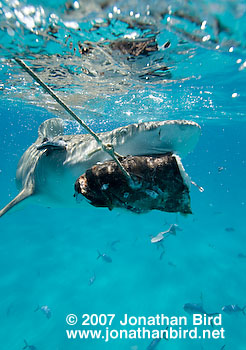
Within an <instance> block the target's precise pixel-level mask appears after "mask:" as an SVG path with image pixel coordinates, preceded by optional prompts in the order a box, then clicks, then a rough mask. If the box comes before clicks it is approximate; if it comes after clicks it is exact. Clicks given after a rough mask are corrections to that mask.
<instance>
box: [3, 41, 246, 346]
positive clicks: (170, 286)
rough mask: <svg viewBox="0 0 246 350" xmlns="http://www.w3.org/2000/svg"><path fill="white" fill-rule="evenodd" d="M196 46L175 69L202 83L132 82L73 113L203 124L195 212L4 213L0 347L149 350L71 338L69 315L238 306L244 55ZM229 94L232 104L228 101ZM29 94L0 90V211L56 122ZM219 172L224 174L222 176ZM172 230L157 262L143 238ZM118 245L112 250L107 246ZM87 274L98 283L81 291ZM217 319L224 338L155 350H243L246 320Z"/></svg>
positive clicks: (100, 123) (241, 288) (192, 157)
mask: <svg viewBox="0 0 246 350" xmlns="http://www.w3.org/2000/svg"><path fill="white" fill-rule="evenodd" d="M163 35H164V34H163ZM163 38H164V37H163ZM163 42H164V39H163ZM196 50H197V51H196V55H195V58H194V62H190V61H189V63H187V67H186V66H184V62H183V63H182V62H181V64H180V65H179V64H177V70H178V69H180V70H182V69H187V71H188V73H187V75H188V76H191V70H192V64H193V63H194V64H195V63H197V65H194V66H193V69H194V71H195V75H196V74H197V75H199V74H200V75H201V77H200V78H199V79H197V80H196V79H194V80H188V81H183V82H182V81H178V82H177V81H174V82H171V83H169V84H168V85H165V84H164V85H163V84H157V85H149V86H147V85H143V87H142V88H143V90H141V89H139V88H134V86H131V87H130V88H129V90H128V91H126V92H124V93H122V94H119V95H117V96H114V95H112V96H108V98H106V99H105V100H103V102H101V103H100V98H99V97H98V99H95V100H92V101H89V102H88V108H89V109H90V107H91V105H93V103H94V104H95V113H100V114H101V115H102V116H103V117H102V118H101V119H100V118H97V117H93V116H91V115H90V117H88V114H87V113H86V112H80V113H81V114H80V115H81V116H82V117H83V118H85V119H86V118H87V121H88V122H89V124H90V125H91V126H93V128H94V130H95V131H101V130H109V129H112V128H114V127H116V126H119V125H123V124H127V123H128V122H132V121H138V120H140V119H141V118H142V119H143V120H150V119H161V120H164V119H166V118H167V117H168V118H170V119H172V118H177V119H181V118H187V119H193V120H195V121H197V122H199V123H200V124H201V126H202V136H201V138H200V141H199V143H198V145H197V147H196V148H195V150H194V151H193V152H192V153H191V154H189V155H188V156H187V157H185V158H184V159H183V164H184V166H185V169H186V171H187V172H188V174H189V175H190V176H191V177H192V179H193V180H194V181H196V182H197V183H198V184H199V185H201V186H203V187H204V189H205V191H204V192H203V193H200V192H199V191H198V190H197V188H195V187H192V189H191V199H192V210H193V215H190V216H189V217H187V218H184V217H182V216H180V215H176V214H168V213H162V212H157V211H153V212H151V213H148V214H142V215H134V214H131V213H129V212H124V211H117V210H113V211H112V212H109V211H108V210H106V209H96V208H94V207H90V208H87V209H81V208H80V207H79V205H78V208H76V209H70V208H66V209H55V208H44V207H38V206H33V207H30V206H27V207H25V209H23V210H17V211H13V212H10V213H8V214H7V215H6V216H4V217H2V218H1V220H0V232H1V235H0V266H1V278H0V319H1V327H0V348H1V349H8V350H16V349H22V347H23V346H24V342H23V339H27V340H28V343H29V344H34V345H35V346H36V347H37V349H45V350H51V349H52V350H54V349H57V350H58V349H59V350H67V349H69V350H70V349H71V350H73V349H75V350H76V349H86V350H94V349H109V350H110V349H115V348H116V347H117V348H118V349H132V350H133V349H134V350H136V349H138V350H140V349H146V347H147V346H148V344H149V343H150V340H148V339H145V340H115V341H113V340H112V341H111V342H109V343H105V342H103V341H102V340H86V341H85V340H68V339H66V334H65V329H67V328H68V327H67V326H66V322H65V318H66V315H67V314H70V313H74V314H77V315H82V314H84V313H89V314H92V313H97V314H100V313H106V314H107V313H115V314H117V315H118V316H119V317H120V316H122V315H123V314H124V313H128V314H129V315H136V316H137V315H145V316H147V315H155V314H161V313H164V314H166V315H169V316H172V315H185V312H184V310H183V305H184V304H185V303H187V302H194V303H199V302H201V294H202V299H203V303H204V308H205V310H207V311H208V312H218V311H221V307H222V306H223V305H228V304H238V305H239V306H241V307H242V306H244V305H245V304H246V299H245V289H246V279H245V267H246V259H244V258H239V257H238V254H239V253H243V254H246V245H245V230H246V225H245V205H246V204H245V203H246V200H245V198H246V187H245V178H246V157H245V148H246V139H245V134H246V124H245V121H244V117H245V115H244V113H245V107H246V106H245V83H244V82H245V71H243V70H240V71H239V69H238V67H239V64H238V63H236V61H237V60H238V59H242V58H243V57H244V50H243V49H242V50H241V51H239V52H235V53H233V54H232V55H230V54H229V53H228V52H216V51H212V50H209V49H206V50H205V49H204V48H200V47H199V45H198V48H196ZM198 62H200V63H201V62H207V63H206V65H205V66H200V63H198ZM215 62H217V65H215ZM2 63H3V65H2V70H1V79H2V81H3V83H4V84H5V86H7V87H8V86H11V83H10V82H9V80H8V78H9V77H8V78H6V76H7V75H8V72H9V71H10V72H11V73H12V72H13V70H15V69H18V68H17V67H11V66H8V65H5V64H4V62H3V61H2ZM179 72H180V71H179ZM185 72H186V71H185ZM11 73H10V74H11ZM174 74H175V72H174ZM85 86H86V85H85ZM0 91H1V90H0ZM235 92H237V93H238V96H237V97H236V98H232V94H233V93H235ZM36 95H37V96H36V97H38V98H37V99H36V100H34V102H33V105H30V103H28V101H25V100H24V99H23V101H22V102H21V101H20V100H19V96H17V98H16V99H15V98H13V96H12V95H6V94H2V97H1V99H0V115H1V128H0V140H1V142H0V193H1V196H0V207H3V206H4V205H5V204H6V203H7V202H9V201H10V200H11V199H12V198H13V197H14V196H15V195H16V194H17V190H16V188H15V171H16V167H17V164H18V160H19V159H20V157H21V155H22V154H23V152H24V151H25V150H26V148H27V147H28V146H29V145H30V144H31V143H32V142H34V141H35V139H36V136H37V129H38V126H39V124H40V123H41V122H42V121H44V120H45V119H48V118H50V117H53V116H54V114H53V113H51V111H47V110H46V109H44V108H41V107H37V105H38V99H40V97H41V99H42V98H43V93H42V92H41V91H40V90H38V91H37V92H36ZM200 95H202V96H203V98H201V99H199V96H200ZM129 97H130V98H129ZM140 97H141V98H140ZM102 98H103V97H102ZM158 98H159V100H158ZM35 101H36V102H35ZM98 101H99V102H98ZM117 101H118V103H116V102H117ZM125 112H130V113H128V114H127V113H126V114H125ZM155 112H156V114H155ZM218 167H223V168H224V170H222V171H221V172H219V171H218ZM172 223H177V224H178V225H179V227H180V228H181V229H182V231H178V232H177V236H174V237H172V236H171V237H169V238H168V239H166V240H165V254H164V256H163V258H162V259H161V260H160V253H161V251H160V250H158V249H157V248H156V246H154V245H152V244H151V243H150V236H151V235H155V234H157V233H158V232H160V231H163V230H165V229H167V228H168V226H169V225H170V224H172ZM228 228H229V230H226V229H228ZM116 240H119V243H117V245H116V246H115V248H116V251H113V250H112V249H111V248H110V245H111V243H112V242H113V241H116ZM97 250H100V251H102V252H106V253H107V254H108V255H109V256H110V257H111V258H112V260H113V261H112V263H111V264H107V263H105V262H104V261H102V260H101V259H99V260H97V255H98V254H97ZM170 262H171V263H173V264H174V265H175V266H171V265H170V264H169V263H170ZM94 272H95V275H96V280H95V282H94V284H93V285H91V286H89V285H88V281H89V279H90V277H91V276H93V273H94ZM37 305H48V306H49V307H50V309H51V311H52V317H51V318H50V319H47V318H46V317H45V315H44V314H42V313H41V312H40V311H39V312H34V310H35V308H36V307H37ZM186 316H187V314H186ZM188 317H189V316H188ZM222 320H223V327H224V328H225V330H226V333H225V334H226V339H225V340H220V339H219V340H203V341H201V340H169V341H165V340H162V341H161V342H160V344H159V345H158V348H159V349H162V348H164V349H182V350H186V349H189V350H190V349H201V348H203V349H212V350H213V349H221V347H222V346H223V345H224V344H226V348H225V349H233V350H236V349H238V350H245V349H246V333H245V329H246V317H244V315H243V314H242V313H239V314H236V315H226V314H223V319H222ZM116 324H117V323H115V325H116ZM115 328H117V327H115Z"/></svg>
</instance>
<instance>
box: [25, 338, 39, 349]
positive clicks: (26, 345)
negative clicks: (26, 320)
mask: <svg viewBox="0 0 246 350" xmlns="http://www.w3.org/2000/svg"><path fill="white" fill-rule="evenodd" d="M24 343H25V346H24V347H23V348H22V349H23V350H24V349H29V350H37V348H36V346H34V345H28V343H27V341H26V340H25V339H24Z"/></svg>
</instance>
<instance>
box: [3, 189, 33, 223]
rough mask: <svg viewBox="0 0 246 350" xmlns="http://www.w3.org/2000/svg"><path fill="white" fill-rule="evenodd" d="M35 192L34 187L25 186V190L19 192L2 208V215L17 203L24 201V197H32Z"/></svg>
mask: <svg viewBox="0 0 246 350" xmlns="http://www.w3.org/2000/svg"><path fill="white" fill-rule="evenodd" d="M33 193H34V187H33V186H29V187H24V188H23V190H22V191H21V192H20V193H19V194H17V196H16V197H15V198H14V199H13V200H12V201H11V202H9V203H8V204H7V205H6V206H5V207H4V208H3V209H2V210H0V217H1V216H3V215H4V214H5V213H7V211H9V210H10V209H11V208H13V207H14V206H15V205H16V204H18V203H20V202H22V201H23V200H24V199H26V198H28V197H30V196H31V195H32V194H33Z"/></svg>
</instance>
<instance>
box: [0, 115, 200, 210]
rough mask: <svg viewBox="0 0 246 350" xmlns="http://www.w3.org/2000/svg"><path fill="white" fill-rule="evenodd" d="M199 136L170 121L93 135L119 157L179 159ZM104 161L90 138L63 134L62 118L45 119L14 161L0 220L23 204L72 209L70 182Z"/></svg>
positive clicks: (190, 126)
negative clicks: (10, 192) (10, 193)
mask: <svg viewBox="0 0 246 350" xmlns="http://www.w3.org/2000/svg"><path fill="white" fill-rule="evenodd" d="M200 133H201V128H200V126H199V125H198V124H197V123H195V122H193V121H186V120H171V121H151V122H144V123H136V124H130V125H127V126H123V127H120V128H117V129H114V130H112V131H108V132H104V133H100V134H98V136H99V137H100V139H101V140H102V142H103V143H104V144H112V145H113V147H114V150H115V151H116V152H117V153H119V154H120V155H122V156H128V155H133V156H138V155H156V154H165V153H168V152H171V153H173V154H175V155H177V156H178V158H179V157H183V156H185V155H187V154H188V153H189V152H191V151H192V150H193V149H194V147H195V145H196V143H197V141H198V139H199V136H200ZM109 159H110V156H109V155H108V154H107V153H106V152H105V151H103V150H102V148H101V147H100V146H99V145H98V143H97V141H96V140H95V139H94V138H93V136H91V135H89V134H81V135H64V121H63V120H62V119H60V118H52V119H49V120H46V121H45V122H43V123H42V124H41V125H40V127H39V130H38V138H37V140H36V141H35V142H34V143H33V144H32V145H31V146H30V147H29V148H28V149H27V150H26V151H25V153H24V154H23V156H22V157H21V159H20V161H19V164H18V167H17V173H16V184H17V188H18V189H19V194H18V195H17V196H16V197H15V198H14V199H13V200H12V201H11V202H9V203H8V204H7V205H6V206H5V207H4V208H3V209H2V210H0V216H2V215H4V214H5V213H6V212H8V211H9V210H10V209H11V208H13V207H14V206H16V205H17V204H19V203H20V202H22V201H24V200H25V202H28V201H29V202H30V201H33V202H36V203H39V204H41V205H43V206H46V207H53V206H66V207H68V206H74V205H76V201H75V200H74V184H75V181H76V179H77V178H78V176H80V175H81V174H82V173H83V172H85V171H86V170H87V169H88V168H90V167H91V166H93V165H95V164H97V163H98V162H104V161H106V160H109ZM179 164H180V170H181V173H182V174H183V178H184V179H185V181H186V182H189V177H188V175H187V174H186V173H185V171H184V169H183V167H182V163H181V162H179Z"/></svg>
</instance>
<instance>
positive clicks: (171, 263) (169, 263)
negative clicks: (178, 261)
mask: <svg viewBox="0 0 246 350" xmlns="http://www.w3.org/2000/svg"><path fill="white" fill-rule="evenodd" d="M168 265H169V266H172V267H177V265H175V264H174V263H173V262H172V261H168Z"/></svg>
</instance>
